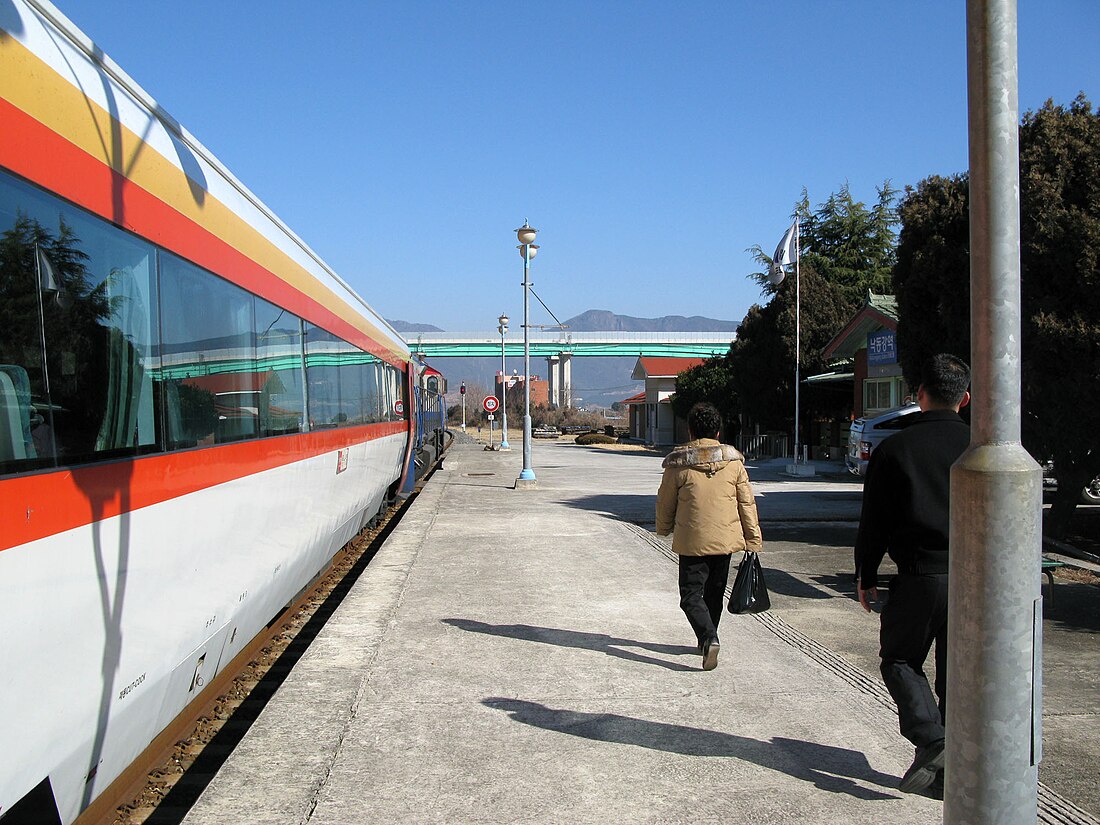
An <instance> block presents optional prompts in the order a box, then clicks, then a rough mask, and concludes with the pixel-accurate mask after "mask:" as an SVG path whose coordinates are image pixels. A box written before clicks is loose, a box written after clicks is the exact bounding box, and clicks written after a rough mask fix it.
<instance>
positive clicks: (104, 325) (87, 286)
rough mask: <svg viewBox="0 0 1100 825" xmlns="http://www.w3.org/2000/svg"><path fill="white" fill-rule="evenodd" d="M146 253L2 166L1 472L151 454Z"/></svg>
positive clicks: (152, 332)
mask: <svg viewBox="0 0 1100 825" xmlns="http://www.w3.org/2000/svg"><path fill="white" fill-rule="evenodd" d="M153 258H154V247H153V246H152V245H150V244H147V243H145V242H143V241H140V240H138V239H137V238H134V237H133V236H132V235H129V234H127V233H125V232H123V231H122V230H120V229H117V228H115V227H112V226H111V225H109V224H107V223H105V222H103V221H101V220H98V219H96V218H93V217H91V216H89V215H87V214H86V213H84V212H82V211H81V210H78V209H76V208H74V207H72V206H70V205H68V204H66V203H64V202H63V201H60V200H58V199H57V198H54V197H51V196H49V195H46V194H44V193H42V192H41V191H39V190H37V189H35V188H33V187H31V186H28V185H27V184H24V183H22V182H20V181H18V180H16V179H15V178H12V177H11V176H8V175H6V174H2V173H0V472H18V471H21V470H28V469H36V468H41V467H51V466H55V465H58V464H62V463H64V464H71V463H75V462H83V461H93V460H97V459H101V458H114V457H118V456H126V455H137V454H139V453H142V452H146V451H149V450H152V449H157V428H156V415H155V410H156V407H155V404H154V400H153V393H152V377H151V373H152V371H153V370H154V368H155V362H154V353H155V351H156V347H157V330H156V318H157V315H156V306H157V302H156V294H155V290H154V285H155V280H154V278H153Z"/></svg>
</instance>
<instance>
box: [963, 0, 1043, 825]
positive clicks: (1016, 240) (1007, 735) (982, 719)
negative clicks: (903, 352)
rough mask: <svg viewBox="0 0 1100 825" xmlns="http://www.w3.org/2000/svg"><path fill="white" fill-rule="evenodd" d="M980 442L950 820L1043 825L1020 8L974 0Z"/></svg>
mask: <svg viewBox="0 0 1100 825" xmlns="http://www.w3.org/2000/svg"><path fill="white" fill-rule="evenodd" d="M966 28H967V78H968V83H967V85H968V90H969V117H970V318H971V320H970V324H971V342H972V343H971V356H970V357H971V366H972V369H973V389H972V397H973V399H974V404H973V413H972V417H971V421H972V434H971V441H970V448H969V449H968V450H967V451H966V452H965V453H964V454H963V455H962V457H961V458H960V459H959V460H958V462H956V463H955V466H954V467H952V469H951V536H950V542H951V569H950V574H949V580H948V589H949V604H948V614H949V616H950V619H949V621H948V653H947V674H948V683H947V725H946V727H947V764H946V769H945V778H946V791H945V797H944V814H943V821H944V823H945V825H993V823H1000V825H1025V823H1026V825H1034V823H1035V819H1036V814H1037V807H1038V791H1037V783H1038V764H1039V759H1040V758H1041V756H1042V746H1041V742H1042V734H1041V715H1040V714H1041V712H1042V619H1043V615H1042V594H1041V592H1040V574H1039V570H1040V561H1041V554H1042V521H1041V518H1042V472H1041V470H1040V469H1039V465H1038V464H1036V463H1035V461H1034V460H1033V459H1032V458H1031V456H1030V455H1028V454H1027V452H1026V451H1025V450H1024V448H1023V445H1022V444H1021V443H1020V426H1021V417H1022V416H1021V409H1020V407H1021V401H1020V381H1021V368H1020V327H1021V318H1022V314H1023V313H1022V309H1021V298H1020V201H1019V191H1020V183H1019V181H1020V177H1019V169H1020V166H1019V127H1020V112H1019V98H1018V89H1017V72H1016V2H1015V0H968V2H967V9H966Z"/></svg>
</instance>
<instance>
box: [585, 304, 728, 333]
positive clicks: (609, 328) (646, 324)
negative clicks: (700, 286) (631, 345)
mask: <svg viewBox="0 0 1100 825" xmlns="http://www.w3.org/2000/svg"><path fill="white" fill-rule="evenodd" d="M565 326H567V327H569V329H571V330H574V331H576V332H734V331H736V329H737V322H736V321H719V320H716V319H714V318H704V317H703V316H701V315H692V316H691V317H690V318H686V317H684V316H683V315H665V316H664V317H662V318H634V317H632V316H630V315H616V314H615V313H614V312H610V311H608V310H606V309H590V310H588V311H587V312H582V313H581V314H580V315H577V316H574V317H573V318H570V319H569V320H568V321H566V322H565Z"/></svg>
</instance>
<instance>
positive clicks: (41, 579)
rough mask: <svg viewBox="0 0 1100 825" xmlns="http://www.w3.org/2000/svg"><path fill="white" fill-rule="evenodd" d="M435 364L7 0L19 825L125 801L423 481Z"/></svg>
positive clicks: (143, 99) (5, 421)
mask: <svg viewBox="0 0 1100 825" xmlns="http://www.w3.org/2000/svg"><path fill="white" fill-rule="evenodd" d="M424 373H425V368H424V367H423V365H422V364H420V363H419V362H418V361H417V360H415V359H413V358H411V357H410V352H409V350H408V347H407V346H406V344H405V342H404V341H403V340H402V339H401V337H400V336H399V335H398V334H397V333H396V332H395V331H394V330H393V329H392V328H391V327H390V326H389V324H387V323H386V322H385V321H384V320H383V319H382V318H381V317H380V316H379V315H377V314H376V313H375V312H374V311H373V310H372V309H371V308H370V307H369V306H368V305H367V304H366V303H364V301H363V300H362V299H361V298H360V297H359V296H358V295H356V294H355V293H354V292H353V291H352V290H351V289H350V288H349V287H348V286H347V284H346V283H344V281H342V280H341V279H340V278H339V277H338V276H337V275H336V274H335V273H333V272H332V271H331V270H330V269H329V268H328V267H327V266H326V265H325V264H324V263H323V262H322V261H321V259H320V258H319V257H318V256H317V255H316V254H314V253H313V252H312V251H311V250H310V248H309V247H308V246H307V245H306V244H305V243H304V242H303V241H302V240H301V239H299V238H298V237H297V236H296V235H295V234H294V233H293V232H292V231H291V230H290V229H289V228H287V227H286V226H285V225H284V224H283V223H282V222H281V221H280V220H279V219H278V218H277V217H275V215H274V214H272V212H271V211H270V210H269V209H268V208H266V207H265V206H264V205H263V204H262V203H261V202H260V201H259V200H258V199H257V198H256V197H255V196H254V195H253V194H252V193H251V192H249V190H248V189H246V188H245V187H244V186H243V185H242V184H241V183H240V182H238V181H237V180H236V178H234V177H233V175H231V174H230V173H229V172H228V171H227V170H226V169H225V168H224V167H223V166H222V165H221V164H220V163H219V162H218V161H217V160H216V159H215V158H214V157H213V156H212V155H211V154H210V153H209V152H208V151H207V150H206V149H204V148H203V146H202V145H201V144H199V143H198V141H196V140H195V138H193V137H192V136H191V135H190V134H189V133H188V132H187V131H185V130H184V129H183V128H181V127H180V126H179V125H178V124H177V123H176V122H175V121H173V120H172V119H171V118H170V117H169V116H168V115H167V114H165V113H164V111H163V110H162V109H161V108H160V107H159V106H158V105H157V104H156V103H155V102H154V101H153V100H152V99H151V98H150V97H149V96H148V95H147V94H146V93H145V92H143V91H142V90H141V89H140V88H139V87H138V86H137V85H136V84H135V83H134V82H133V81H132V80H130V78H129V77H127V75H126V74H125V73H124V72H123V71H122V70H121V69H120V68H119V67H118V66H117V65H115V64H114V63H113V62H112V61H111V60H109V59H108V58H106V57H104V56H103V55H102V52H101V51H100V50H99V49H97V48H96V46H95V45H94V44H93V43H92V42H90V41H89V40H88V39H87V38H86V37H85V36H84V35H82V34H81V33H80V32H79V31H78V30H76V29H75V28H74V26H73V25H72V24H71V23H70V22H69V21H68V20H67V19H66V18H65V17H64V16H63V15H62V14H61V13H60V12H58V10H57V9H56V8H54V7H53V6H52V5H50V4H49V3H47V2H44V1H43V0H0V662H2V666H0V822H2V823H3V825H11V823H15V822H61V823H70V822H73V820H74V819H75V818H76V817H77V816H78V815H80V814H81V812H82V811H86V809H88V808H89V806H93V808H92V811H94V804H95V802H96V800H97V798H98V799H100V802H99V805H101V806H102V804H103V800H105V799H107V798H108V796H109V795H104V790H105V789H107V788H108V787H109V786H111V784H112V782H114V781H116V779H117V778H118V777H119V776H120V774H122V772H123V771H124V770H125V769H126V768H127V766H128V765H130V764H131V763H132V762H133V760H134V759H135V758H136V757H137V756H138V755H139V754H141V753H142V752H143V750H144V749H146V748H147V746H149V745H150V743H151V742H154V740H156V738H157V737H158V735H159V734H160V733H161V732H162V731H164V730H165V729H166V727H169V726H170V725H171V723H172V721H173V720H174V719H175V718H176V717H177V716H178V715H179V714H180V713H181V711H183V710H184V709H185V707H187V706H188V705H189V704H190V703H191V702H193V701H196V697H198V696H199V695H200V694H201V693H202V692H203V689H204V688H208V687H209V686H210V684H211V680H213V679H214V677H215V676H216V675H217V674H219V672H221V671H223V670H224V669H225V668H226V667H227V665H228V664H229V663H230V662H232V661H233V660H234V658H235V657H238V656H239V655H242V652H244V651H246V648H247V646H248V644H249V642H250V640H252V639H253V638H254V637H255V636H256V635H257V633H258V632H260V631H261V629H263V628H264V627H265V625H268V624H269V623H270V622H272V621H273V619H274V618H275V617H277V616H278V615H279V614H280V612H281V611H282V610H283V609H284V608H285V606H286V605H287V604H288V603H290V602H291V601H292V600H293V599H294V598H295V596H296V594H299V593H300V592H301V591H302V590H303V588H305V587H306V586H307V585H308V584H309V583H310V582H311V581H312V580H313V579H315V578H316V576H317V575H318V574H319V572H321V571H323V570H324V569H325V568H326V567H327V566H328V564H329V562H330V560H331V558H332V557H333V555H334V554H335V553H336V552H337V551H338V550H339V549H340V548H341V547H342V546H343V545H344V544H345V543H346V542H347V541H348V540H349V539H351V538H352V537H354V536H355V535H356V534H357V533H358V532H359V531H360V529H361V528H362V527H363V526H364V525H365V524H367V523H368V522H369V521H370V520H371V519H373V518H374V517H375V516H376V514H377V513H378V512H379V510H380V508H382V507H383V506H385V504H386V503H387V502H388V501H390V500H392V499H393V498H395V497H396V496H398V495H399V494H401V492H402V490H403V491H405V492H406V493H407V492H409V491H410V490H411V489H412V485H413V483H414V476H415V473H416V471H417V469H418V468H420V469H423V468H425V467H427V466H428V465H429V464H431V463H432V461H434V460H435V459H436V458H437V457H438V456H439V454H440V453H441V451H442V449H443V441H442V428H443V426H444V424H443V418H442V412H443V411H445V406H446V405H445V404H444V403H443V400H442V398H441V389H442V386H441V383H440V378H439V377H437V374H436V375H427V376H426V375H425V374H424ZM429 384H433V385H434V390H433V388H432V386H429ZM207 698H208V697H207ZM92 811H87V814H86V815H87V816H90V815H91V813H92Z"/></svg>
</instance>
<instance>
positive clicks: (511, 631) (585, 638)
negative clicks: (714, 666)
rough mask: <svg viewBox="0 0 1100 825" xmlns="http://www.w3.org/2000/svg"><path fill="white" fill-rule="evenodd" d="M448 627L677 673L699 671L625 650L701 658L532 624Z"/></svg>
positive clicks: (677, 648) (675, 648)
mask: <svg viewBox="0 0 1100 825" xmlns="http://www.w3.org/2000/svg"><path fill="white" fill-rule="evenodd" d="M442 621H443V623H444V624H449V625H451V627H457V628H458V629H459V630H466V631H469V632H470V633H485V634H487V635H489V636H506V637H508V638H511V639H523V640H525V641H528V642H541V643H542V644H548V645H557V646H558V647H573V648H578V649H580V650H595V651H597V652H600V653H606V654H607V655H608V656H614V657H616V658H618V659H629V660H630V661H634V662H642V663H643V664H650V665H657V666H658V667H664V668H668V669H669V670H676V671H693V670H698V669H699V668H697V667H689V666H688V665H683V664H680V663H678V662H669V661H665V660H664V659H657V658H655V657H653V656H645V655H642V654H641V653H635V652H633V651H631V650H625V649H624V648H630V647H637V648H641V649H642V650H647V651H649V652H651V653H659V654H662V655H665V656H687V655H689V654H690V655H692V656H697V655H698V653H697V651H696V649H695V648H694V647H688V646H686V645H665V644H657V643H654V642H639V641H635V640H633V639H620V638H617V637H615V636H610V635H608V634H607V633H587V632H585V631H581V630H561V629H559V628H554V627H536V626H534V625H528V624H487V623H485V622H479V621H475V620H473V619H443V620H442Z"/></svg>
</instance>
